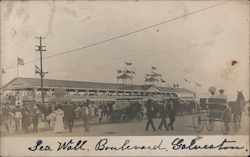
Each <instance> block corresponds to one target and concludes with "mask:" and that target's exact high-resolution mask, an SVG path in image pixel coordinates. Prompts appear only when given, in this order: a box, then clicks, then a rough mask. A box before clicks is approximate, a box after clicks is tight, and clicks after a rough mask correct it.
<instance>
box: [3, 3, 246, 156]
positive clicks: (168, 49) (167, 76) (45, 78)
mask: <svg viewBox="0 0 250 157" xmlns="http://www.w3.org/2000/svg"><path fill="white" fill-rule="evenodd" d="M0 4H1V52H0V59H1V62H0V63H1V65H0V67H1V72H0V73H1V74H0V76H1V86H0V87H1V88H0V89H1V92H0V94H1V95H0V96H1V104H0V133H1V134H0V135H1V137H5V138H26V137H28V138H31V137H32V138H35V137H60V138H61V137H100V136H109V137H110V136H111V137H113V136H114V138H115V137H121V136H123V137H125V136H135V137H137V136H148V138H149V137H152V136H153V137H157V136H169V137H172V136H199V135H204V136H208V135H209V136H210V135H212V136H218V137H224V136H225V135H228V136H232V137H233V136H245V137H248V138H249V116H250V104H249V1H247V0H242V1H241V0H239V1H236V0H235V1H215V0H213V1H208V0H204V1H168V0H167V1H161V0H159V1H140V0H139V1H122V0H120V1H98V0H97V1H81V0H48V1H45V0H44V1H43V0H41V1H35V0H27V1H26V0H20V1H18V0H17V1H8V0H2V1H1V2H0ZM248 147H249V141H248ZM1 148H2V147H1ZM32 149H33V148H32V147H30V150H32ZM246 151H247V152H248V153H249V150H246Z"/></svg>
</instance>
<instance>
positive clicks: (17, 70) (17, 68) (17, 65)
mask: <svg viewBox="0 0 250 157" xmlns="http://www.w3.org/2000/svg"><path fill="white" fill-rule="evenodd" d="M17 77H19V64H18V61H17Z"/></svg>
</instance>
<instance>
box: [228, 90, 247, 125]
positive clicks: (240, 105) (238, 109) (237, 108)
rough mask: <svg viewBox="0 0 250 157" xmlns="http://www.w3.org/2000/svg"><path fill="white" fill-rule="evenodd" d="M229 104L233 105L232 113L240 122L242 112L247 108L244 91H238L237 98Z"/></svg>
mask: <svg viewBox="0 0 250 157" xmlns="http://www.w3.org/2000/svg"><path fill="white" fill-rule="evenodd" d="M228 106H230V107H231V110H232V113H234V115H235V118H236V119H237V121H238V122H240V121H241V116H242V112H243V111H244V109H245V97H244V95H243V93H242V91H237V98H236V100H235V101H230V102H228Z"/></svg>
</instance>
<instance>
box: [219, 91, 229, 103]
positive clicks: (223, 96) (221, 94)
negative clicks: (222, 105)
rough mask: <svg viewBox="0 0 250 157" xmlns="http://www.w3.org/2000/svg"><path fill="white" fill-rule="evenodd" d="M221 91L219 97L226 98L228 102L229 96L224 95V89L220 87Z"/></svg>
mask: <svg viewBox="0 0 250 157" xmlns="http://www.w3.org/2000/svg"><path fill="white" fill-rule="evenodd" d="M219 93H220V94H219V95H218V97H217V98H219V99H225V100H226V102H227V96H226V95H224V89H220V90H219Z"/></svg>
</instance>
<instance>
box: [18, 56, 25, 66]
mask: <svg viewBox="0 0 250 157" xmlns="http://www.w3.org/2000/svg"><path fill="white" fill-rule="evenodd" d="M17 65H24V61H23V59H22V58H19V57H18V58H17Z"/></svg>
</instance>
